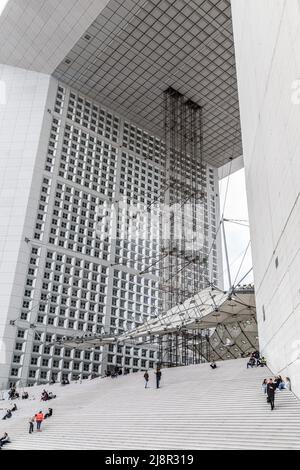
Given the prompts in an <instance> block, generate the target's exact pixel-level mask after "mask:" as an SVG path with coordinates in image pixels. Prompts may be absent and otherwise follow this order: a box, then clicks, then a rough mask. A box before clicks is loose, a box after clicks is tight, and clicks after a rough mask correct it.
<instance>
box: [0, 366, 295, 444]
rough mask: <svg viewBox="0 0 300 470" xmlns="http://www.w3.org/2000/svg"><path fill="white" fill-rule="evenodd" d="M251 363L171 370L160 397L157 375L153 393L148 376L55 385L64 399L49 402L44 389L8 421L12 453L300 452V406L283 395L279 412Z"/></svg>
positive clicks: (4, 425)
mask: <svg viewBox="0 0 300 470" xmlns="http://www.w3.org/2000/svg"><path fill="white" fill-rule="evenodd" d="M246 362H247V359H239V360H234V361H224V362H221V363H217V364H218V366H219V367H218V368H217V369H216V370H212V369H211V368H210V367H209V364H202V365H199V366H188V367H178V368H173V369H163V370H162V382H161V388H160V389H159V390H157V389H156V388H155V377H154V374H153V372H152V371H151V372H150V381H149V384H150V387H149V389H145V388H144V380H143V374H142V373H136V374H130V375H128V376H126V377H118V378H117V379H111V378H107V379H95V380H93V381H88V382H84V383H82V384H81V385H80V384H74V385H73V384H72V385H68V386H66V387H62V386H61V385H53V386H50V387H49V389H51V390H52V391H53V392H54V393H55V394H57V396H58V398H56V399H55V400H52V401H49V402H46V403H45V402H40V401H39V397H40V393H41V391H42V389H43V387H34V388H30V389H29V393H30V396H32V395H33V396H35V398H36V400H34V401H22V400H18V401H17V405H18V407H19V410H18V411H16V412H15V413H14V414H13V416H12V418H11V419H9V420H7V421H2V420H0V434H3V433H4V432H8V434H9V436H10V437H11V440H12V443H11V444H10V445H8V446H7V447H6V448H5V447H4V449H7V450H20V449H25V450H30V449H32V450H39V449H49V450H54V449H112V450H117V449H149V450H152V449H212V450H217V449H266V450H267V449H280V450H282V449H300V436H299V426H300V403H299V401H298V400H297V398H296V397H295V396H294V395H293V393H291V392H288V391H286V390H283V391H278V392H276V398H275V410H274V411H271V410H270V405H268V403H267V402H266V396H265V395H264V394H263V392H262V390H261V382H262V380H263V378H265V377H266V376H268V375H270V374H271V373H270V371H269V370H268V369H266V368H263V369H262V368H258V369H257V368H254V369H246ZM5 405H7V402H4V401H0V408H5ZM49 406H51V407H52V408H53V410H54V411H53V412H54V415H53V417H52V418H51V419H49V420H46V421H45V422H44V423H43V425H42V432H41V433H37V432H35V433H34V434H32V435H29V434H28V419H29V417H30V416H32V415H33V414H34V413H36V412H38V411H40V410H42V411H43V412H45V411H47V409H48V407H49ZM0 416H1V415H0Z"/></svg>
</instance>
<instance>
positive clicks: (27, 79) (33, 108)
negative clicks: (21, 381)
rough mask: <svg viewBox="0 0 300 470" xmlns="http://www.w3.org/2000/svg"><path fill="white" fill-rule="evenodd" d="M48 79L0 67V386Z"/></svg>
mask: <svg viewBox="0 0 300 470" xmlns="http://www.w3.org/2000/svg"><path fill="white" fill-rule="evenodd" d="M51 80H53V79H50V76H48V75H45V74H41V73H36V72H30V71H26V70H23V69H19V68H14V67H10V66H7V65H0V82H1V83H2V84H4V85H3V88H4V90H5V92H4V96H3V97H2V98H3V100H2V104H0V338H1V342H0V385H1V384H2V382H3V381H4V377H5V376H7V368H8V367H10V365H9V363H10V355H11V352H12V348H13V343H14V339H15V328H14V327H12V326H10V325H9V320H13V319H16V318H17V317H18V316H19V313H20V305H21V298H22V290H23V288H24V276H25V274H26V271H27V260H28V257H29V256H30V249H29V248H28V245H27V244H26V243H25V242H24V233H26V229H28V221H29V218H30V212H31V207H32V204H33V202H34V198H33V197H32V196H33V194H32V193H31V190H32V188H33V191H34V187H35V185H36V184H37V183H38V182H39V178H41V172H40V171H39V167H40V164H39V156H42V158H43V159H44V154H45V150H44V151H43V149H42V146H43V140H41V139H40V136H41V131H42V129H44V131H45V135H46V134H47V125H50V119H49V118H48V117H47V116H46V109H47V98H48V91H49V86H50V81H51ZM47 121H49V122H47ZM34 171H35V174H34ZM33 176H34V178H33ZM38 187H40V182H39V185H38ZM30 194H31V198H29V196H30ZM26 216H27V220H26ZM28 217H29V218H28ZM26 224H27V225H26ZM31 230H32V228H31ZM3 337H5V341H4V340H3V339H2V338H3ZM5 370H6V372H5Z"/></svg>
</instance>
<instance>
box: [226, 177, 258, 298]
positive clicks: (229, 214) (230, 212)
mask: <svg viewBox="0 0 300 470" xmlns="http://www.w3.org/2000/svg"><path fill="white" fill-rule="evenodd" d="M219 185H220V212H221V215H222V213H223V214H224V218H225V219H229V220H238V221H239V220H242V221H246V222H240V223H241V224H244V225H245V224H246V225H247V226H244V225H243V226H242V225H239V223H233V222H225V223H224V227H225V236H226V244H227V250H228V258H229V266H230V273H231V280H232V284H233V285H236V284H237V283H238V282H239V281H240V280H241V279H242V277H243V276H244V275H245V274H246V273H247V271H248V270H249V269H251V267H252V258H251V245H249V247H248V251H247V253H246V256H245V258H244V261H243V262H242V260H243V257H244V254H245V250H246V249H247V246H248V244H249V241H250V232H249V222H248V208H247V197H246V187H245V172H244V169H242V170H239V171H237V172H235V173H233V174H232V175H230V176H229V177H228V178H224V179H222V180H221V181H220V183H219ZM227 188H228V189H227ZM226 189H227V191H226ZM226 192H227V196H226ZM225 198H226V201H225ZM222 239H223V237H222ZM222 241H223V270H224V272H223V276H224V288H225V289H228V286H229V281H228V269H227V264H226V258H225V250H224V240H222ZM252 282H253V271H251V273H250V274H249V275H248V276H247V277H246V278H245V279H244V280H243V281H242V282H241V284H242V285H243V284H249V283H252Z"/></svg>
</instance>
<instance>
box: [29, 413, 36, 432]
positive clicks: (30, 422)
mask: <svg viewBox="0 0 300 470" xmlns="http://www.w3.org/2000/svg"><path fill="white" fill-rule="evenodd" d="M34 421H35V419H34V416H32V417H31V418H29V434H32V433H33V431H34Z"/></svg>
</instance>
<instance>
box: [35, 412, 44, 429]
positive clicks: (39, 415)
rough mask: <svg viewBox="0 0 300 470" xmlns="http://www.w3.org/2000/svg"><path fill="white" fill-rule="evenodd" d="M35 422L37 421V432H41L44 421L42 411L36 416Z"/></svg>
mask: <svg viewBox="0 0 300 470" xmlns="http://www.w3.org/2000/svg"><path fill="white" fill-rule="evenodd" d="M35 421H36V430H37V431H41V425H42V422H43V421H44V415H43V413H42V411H40V412H39V413H37V414H36V415H35Z"/></svg>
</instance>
